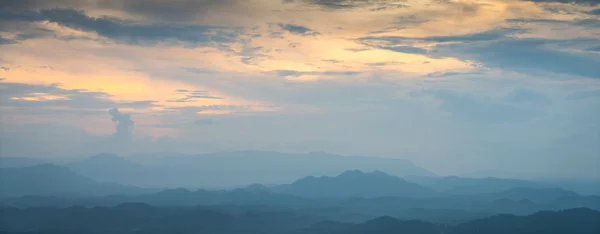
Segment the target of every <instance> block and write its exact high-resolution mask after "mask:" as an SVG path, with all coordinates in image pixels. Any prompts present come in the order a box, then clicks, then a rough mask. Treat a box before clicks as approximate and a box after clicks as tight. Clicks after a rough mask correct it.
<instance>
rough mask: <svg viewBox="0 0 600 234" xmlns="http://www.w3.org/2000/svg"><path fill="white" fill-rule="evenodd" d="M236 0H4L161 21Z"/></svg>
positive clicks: (10, 3) (223, 6) (22, 6)
mask: <svg viewBox="0 0 600 234" xmlns="http://www.w3.org/2000/svg"><path fill="white" fill-rule="evenodd" d="M240 2H243V1H240V0H174V1H163V0H4V1H2V4H3V5H2V6H3V7H4V8H12V9H26V10H40V9H52V8H65V7H68V8H75V9H90V8H93V9H104V10H112V11H122V12H126V13H127V14H131V15H136V16H142V17H145V18H152V19H160V20H163V21H187V20H191V19H194V18H196V17H201V16H204V15H206V14H209V13H214V12H216V11H218V12H223V11H224V10H229V9H232V8H234V6H236V5H237V4H238V3H240Z"/></svg>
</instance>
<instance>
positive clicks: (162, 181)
mask: <svg viewBox="0 0 600 234" xmlns="http://www.w3.org/2000/svg"><path fill="white" fill-rule="evenodd" d="M134 161H135V162H134ZM65 166H66V167H68V168H70V169H71V170H73V171H75V172H77V173H79V174H81V175H84V176H87V177H90V178H92V179H95V180H97V181H102V182H115V183H121V184H129V185H135V186H140V187H155V188H156V187H158V188H161V187H187V188H213V189H226V188H235V187H243V186H247V185H250V184H255V183H260V184H285V183H291V182H293V181H295V180H296V179H298V178H301V177H304V176H307V175H329V176H331V175H337V174H340V173H342V172H344V171H347V170H353V169H359V170H364V171H374V170H380V171H383V172H386V173H389V174H392V175H396V176H409V175H412V176H435V174H433V173H431V172H429V171H427V170H425V169H423V168H421V167H418V166H416V165H415V164H413V163H412V162H410V161H408V160H403V159H393V158H377V157H360V156H340V155H334V154H327V153H322V152H315V153H307V154H284V153H278V152H269V151H238V152H224V153H214V154H204V155H176V156H171V157H161V156H160V155H154V154H143V155H134V156H132V157H130V159H126V158H124V157H120V156H117V155H114V154H99V155H96V156H92V157H90V158H87V159H83V160H79V161H74V162H71V163H68V164H66V165H65Z"/></svg>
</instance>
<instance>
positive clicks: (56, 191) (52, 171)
mask: <svg viewBox="0 0 600 234" xmlns="http://www.w3.org/2000/svg"><path fill="white" fill-rule="evenodd" d="M0 170H1V171H0V172H1V173H0V175H1V176H0V197H18V196H25V195H57V196H66V197H74V196H75V197H77V196H99V195H111V194H140V193H146V192H152V191H153V190H147V189H141V188H137V187H133V186H126V185H120V184H115V183H99V182H96V181H94V180H92V179H90V178H87V177H84V176H81V175H79V174H77V173H75V172H73V171H71V170H69V169H68V168H66V167H63V166H57V165H53V164H40V165H36V166H29V167H23V168H2V169H0Z"/></svg>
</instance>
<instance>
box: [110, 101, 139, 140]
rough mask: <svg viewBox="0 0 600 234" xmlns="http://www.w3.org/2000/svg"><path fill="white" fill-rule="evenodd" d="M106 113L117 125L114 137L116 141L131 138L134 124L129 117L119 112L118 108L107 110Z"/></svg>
mask: <svg viewBox="0 0 600 234" xmlns="http://www.w3.org/2000/svg"><path fill="white" fill-rule="evenodd" d="M108 113H109V114H110V115H111V116H112V119H111V120H112V121H113V122H115V123H117V126H116V130H117V131H116V132H115V134H114V136H115V137H116V138H118V139H125V138H131V133H132V132H133V127H134V125H135V123H134V122H133V120H132V119H131V115H129V114H124V113H121V112H120V111H119V109H118V108H113V109H110V110H108Z"/></svg>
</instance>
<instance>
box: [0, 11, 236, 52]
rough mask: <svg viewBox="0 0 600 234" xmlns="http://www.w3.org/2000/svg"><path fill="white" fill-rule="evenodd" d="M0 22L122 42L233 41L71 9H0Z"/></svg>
mask: <svg viewBox="0 0 600 234" xmlns="http://www.w3.org/2000/svg"><path fill="white" fill-rule="evenodd" d="M0 15H1V16H0V19H4V20H13V21H15V20H16V21H28V22H33V21H49V22H54V23H57V24H60V25H62V26H65V27H69V28H73V29H78V30H82V31H88V32H96V33H98V34H99V35H101V36H104V37H107V38H110V39H113V40H116V41H120V42H125V43H136V44H145V43H156V42H161V41H174V42H185V43H189V44H192V45H202V46H214V47H218V46H222V45H220V44H224V43H230V42H234V41H236V40H237V39H238V38H237V36H238V33H237V32H236V30H235V29H231V28H224V27H215V26H208V25H187V24H186V25H183V24H143V23H139V22H129V21H124V20H120V19H116V18H110V17H98V18H95V17H89V16H87V15H86V14H85V12H83V11H78V10H74V9H70V8H54V9H42V10H40V11H29V10H11V9H5V10H0Z"/></svg>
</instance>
